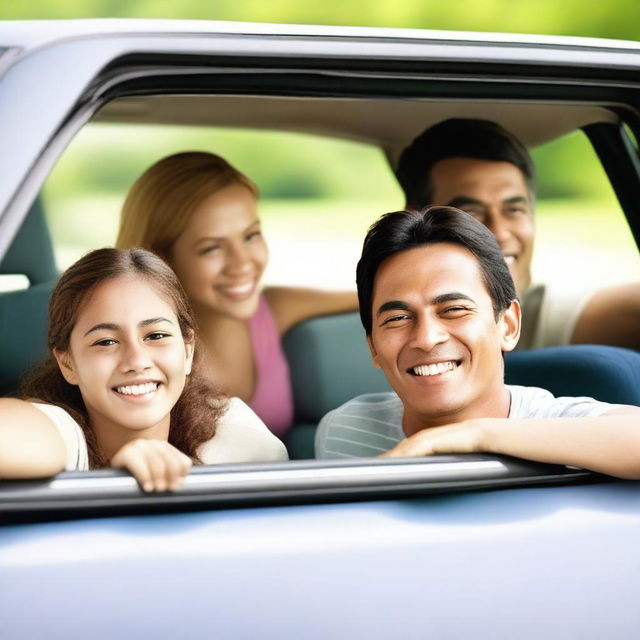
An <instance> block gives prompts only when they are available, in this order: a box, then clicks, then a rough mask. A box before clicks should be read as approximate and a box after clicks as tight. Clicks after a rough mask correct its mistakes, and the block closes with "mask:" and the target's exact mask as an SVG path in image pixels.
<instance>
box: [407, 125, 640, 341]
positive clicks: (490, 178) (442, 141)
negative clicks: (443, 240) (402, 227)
mask: <svg viewBox="0 0 640 640" xmlns="http://www.w3.org/2000/svg"><path fill="white" fill-rule="evenodd" d="M396 175H397V177H398V181H399V182H400V185H401V186H402V189H403V190H404V193H405V197H406V202H407V205H406V206H407V207H410V208H414V209H420V208H422V207H425V206H428V205H430V204H439V205H449V206H453V207H457V208H459V209H463V210H465V211H468V212H469V213H471V214H472V215H474V216H475V217H476V218H477V219H478V220H479V221H480V222H482V223H483V224H484V225H485V226H486V227H487V228H488V229H489V230H490V231H491V232H492V233H493V235H494V236H495V238H496V240H497V241H498V244H499V245H500V248H501V250H502V253H503V255H504V257H505V260H506V261H507V264H508V265H509V269H510V271H511V275H512V276H513V279H514V281H515V284H516V288H517V290H518V293H519V295H520V299H521V302H522V307H523V317H524V324H523V327H522V337H521V339H520V341H519V343H518V348H520V349H530V348H535V347H545V346H551V345H559V344H570V343H596V344H610V345H616V346H622V347H630V348H633V349H639V348H640V331H639V328H640V285H638V284H636V283H632V284H624V285H618V286H612V287H606V288H602V289H599V290H594V289H593V288H592V289H591V290H587V288H574V289H573V290H572V291H566V290H564V289H561V288H559V287H558V286H557V285H554V283H544V284H543V283H535V284H532V281H531V260H532V257H533V245H534V205H535V169H534V166H533V161H532V160H531V157H530V156H529V153H528V152H527V150H526V148H525V147H524V145H523V144H522V143H521V142H520V141H519V140H518V139H517V138H515V137H514V136H513V135H512V134H511V133H509V132H508V131H506V130H505V129H503V128H502V127H501V126H500V125H498V124H496V123H494V122H489V121H487V120H473V119H458V118H452V119H449V120H445V121H443V122H440V123H438V124H436V125H434V126H433V127H431V128H429V129H427V130H426V131H424V132H423V133H422V134H421V135H420V136H418V137H417V138H416V139H415V140H414V141H413V142H412V143H411V145H409V146H408V147H407V148H406V149H405V150H404V151H403V152H402V154H401V156H400V159H399V162H398V166H397V169H396Z"/></svg>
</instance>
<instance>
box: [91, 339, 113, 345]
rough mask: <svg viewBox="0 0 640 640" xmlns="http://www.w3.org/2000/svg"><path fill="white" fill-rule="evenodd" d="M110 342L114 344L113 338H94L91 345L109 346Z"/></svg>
mask: <svg viewBox="0 0 640 640" xmlns="http://www.w3.org/2000/svg"><path fill="white" fill-rule="evenodd" d="M112 344H116V341H115V340H114V339H113V338H102V340H96V341H95V342H94V343H93V344H92V345H91V346H92V347H110V346H111V345H112Z"/></svg>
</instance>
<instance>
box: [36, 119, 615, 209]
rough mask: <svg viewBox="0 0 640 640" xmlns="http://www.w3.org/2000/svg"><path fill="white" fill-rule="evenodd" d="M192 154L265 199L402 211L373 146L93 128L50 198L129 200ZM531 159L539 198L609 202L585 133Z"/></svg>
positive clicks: (259, 135) (64, 164)
mask: <svg viewBox="0 0 640 640" xmlns="http://www.w3.org/2000/svg"><path fill="white" fill-rule="evenodd" d="M132 141H133V143H132ZM125 150H126V152H125ZM187 150H194V151H210V152H212V153H217V154H219V155H221V156H223V157H224V158H226V159H227V160H229V161H230V162H231V163H232V164H233V165H235V166H236V167H237V168H238V169H239V170H240V171H242V172H243V173H245V174H247V175H248V176H249V177H251V179H252V180H254V181H255V182H256V183H257V184H258V186H259V188H260V193H261V196H262V199H263V200H283V199H294V200H295V199H304V198H306V199H334V198H341V199H346V200H349V199H351V200H367V201H371V200H374V201H375V200H377V201H379V202H380V203H385V204H384V207H386V208H387V209H388V208H399V207H401V206H402V205H403V202H402V194H401V192H400V189H399V187H398V185H397V183H396V181H395V179H394V177H393V175H392V173H391V171H390V169H389V166H388V164H387V161H386V159H385V157H384V155H383V153H382V152H381V151H380V150H379V149H376V148H373V147H370V146H368V145H363V144H358V143H355V142H348V141H345V140H336V139H331V138H323V137H319V136H313V135H306V134H299V133H281V132H270V131H260V130H231V129H213V128H210V129H205V128H197V129H196V128H192V127H168V126H165V127H163V126H139V125H138V126H136V125H115V124H95V123H94V124H90V125H88V126H86V127H85V128H84V129H83V130H82V131H81V132H80V133H79V134H78V136H77V137H76V138H75V139H74V141H73V142H72V144H71V145H70V147H69V149H68V150H67V151H66V153H65V154H64V155H63V156H62V158H61V159H60V161H59V162H58V164H57V166H56V167H55V169H54V171H53V173H52V175H51V176H50V178H49V180H48V181H47V185H46V193H47V197H48V198H53V199H63V200H66V199H67V198H68V197H69V196H70V195H71V194H77V195H78V196H83V195H90V194H96V193H104V194H109V193H111V194H114V195H115V194H124V193H126V191H127V190H128V189H129V187H130V186H131V184H132V182H133V181H134V180H135V179H136V178H137V176H139V175H140V174H141V173H142V172H143V171H144V170H145V169H146V168H147V167H148V166H150V165H151V164H153V163H154V162H155V161H156V160H158V159H159V158H162V157H163V156H166V155H169V154H172V153H177V152H179V151H187ZM532 155H533V158H534V160H535V163H536V167H537V174H538V175H537V183H538V198H539V199H549V198H551V199H570V198H582V199H585V198H590V199H600V198H602V197H603V196H607V195H609V196H610V194H611V187H610V185H609V181H608V179H607V177H606V175H605V173H604V171H603V169H602V167H601V165H600V163H599V162H598V161H597V158H596V156H595V153H594V152H593V150H592V149H591V147H590V144H589V142H588V140H587V138H586V136H585V135H584V134H582V133H580V132H574V133H572V134H570V135H567V136H564V137H563V138H560V139H559V140H556V141H554V142H551V143H549V144H546V145H544V146H542V147H540V148H537V149H534V150H533V153H532ZM384 207H383V208H384Z"/></svg>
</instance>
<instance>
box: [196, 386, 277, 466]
mask: <svg viewBox="0 0 640 640" xmlns="http://www.w3.org/2000/svg"><path fill="white" fill-rule="evenodd" d="M200 457H201V459H202V461H203V462H204V464H220V463H225V462H267V461H279V460H287V459H288V455H287V450H286V448H285V446H284V444H283V443H282V442H281V441H280V440H279V439H278V438H276V436H274V435H273V434H272V433H271V432H270V431H269V429H267V427H266V426H265V424H264V422H262V420H260V418H259V417H258V416H257V415H256V414H255V413H254V411H253V410H252V409H251V408H250V407H249V406H248V405H247V404H245V403H244V402H243V401H242V400H240V398H231V399H230V400H229V404H228V407H227V410H226V412H225V413H224V414H223V415H222V416H221V418H220V419H219V420H218V424H217V427H216V434H215V436H214V437H213V438H212V439H211V440H209V441H208V442H206V443H205V444H204V445H202V448H201V450H200Z"/></svg>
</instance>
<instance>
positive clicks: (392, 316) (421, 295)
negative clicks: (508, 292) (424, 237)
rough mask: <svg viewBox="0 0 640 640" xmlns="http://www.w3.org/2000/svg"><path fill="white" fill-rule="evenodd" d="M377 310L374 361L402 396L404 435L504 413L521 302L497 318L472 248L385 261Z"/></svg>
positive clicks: (442, 248)
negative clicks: (508, 358)
mask: <svg viewBox="0 0 640 640" xmlns="http://www.w3.org/2000/svg"><path fill="white" fill-rule="evenodd" d="M372 315H373V325H372V331H371V335H370V336H369V337H368V341H369V348H370V350H371V354H372V358H373V362H374V364H376V365H377V366H379V367H380V368H381V369H382V371H383V373H384V374H385V376H386V378H387V380H388V381H389V383H390V385H391V386H392V388H393V389H394V391H395V392H396V393H397V394H398V396H400V399H401V400H402V402H403V405H404V422H403V427H404V430H405V433H406V434H407V435H411V434H412V433H415V432H416V431H418V430H420V429H423V428H425V427H429V426H438V425H442V424H449V423H453V422H460V421H461V420H465V419H469V418H473V417H491V416H493V417H500V416H502V417H506V414H505V415H504V416H503V415H502V414H503V413H504V411H505V388H504V382H503V361H502V352H503V351H510V350H511V349H513V347H515V345H516V342H517V340H518V336H519V333H520V307H519V305H518V303H517V302H516V301H514V302H513V303H512V304H511V307H510V308H509V309H507V310H506V311H505V312H503V314H502V315H501V316H500V317H499V319H498V320H497V321H496V319H495V315H494V311H493V306H492V302H491V297H490V296H489V293H488V291H487V289H486V286H485V284H484V280H483V278H482V274H481V271H480V267H479V265H478V262H477V261H476V258H475V257H474V256H473V254H472V253H470V252H469V251H467V249H465V248H464V247H461V246H458V245H454V244H448V243H440V244H433V245H426V246H423V247H418V248H415V249H409V250H407V251H403V252H401V253H397V254H396V255H394V256H392V257H390V258H388V259H387V260H385V261H384V262H383V263H382V265H380V268H379V269H378V272H377V274H376V278H375V282H374V291H373V303H372ZM506 398H507V399H506V410H507V411H508V394H506Z"/></svg>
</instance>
